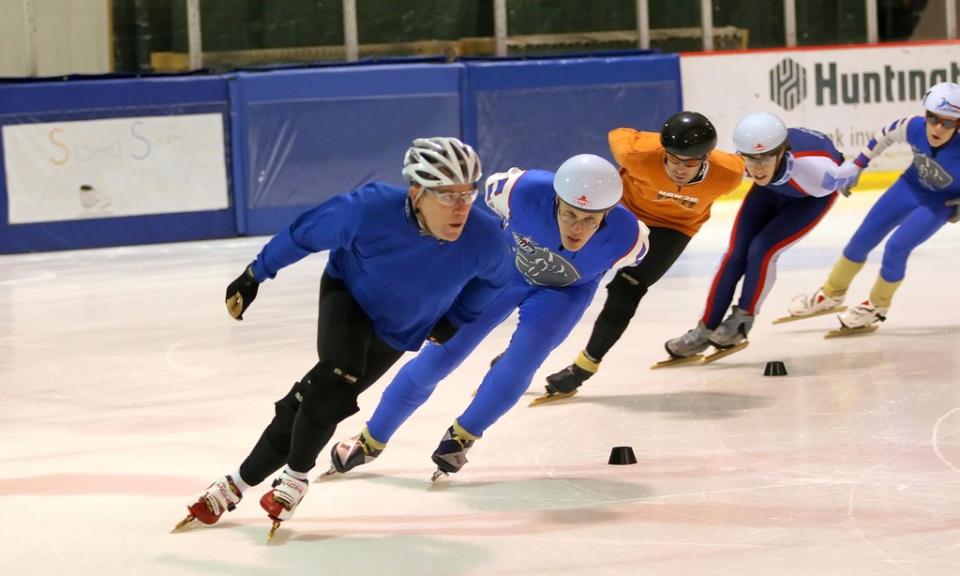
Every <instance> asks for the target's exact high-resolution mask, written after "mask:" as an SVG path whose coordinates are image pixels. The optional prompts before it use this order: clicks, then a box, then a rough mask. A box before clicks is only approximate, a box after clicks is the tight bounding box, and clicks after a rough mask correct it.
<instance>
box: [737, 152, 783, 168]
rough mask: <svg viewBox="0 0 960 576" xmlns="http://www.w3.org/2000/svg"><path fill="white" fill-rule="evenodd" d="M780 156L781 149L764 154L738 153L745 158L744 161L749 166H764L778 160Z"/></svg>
mask: <svg viewBox="0 0 960 576" xmlns="http://www.w3.org/2000/svg"><path fill="white" fill-rule="evenodd" d="M778 154H780V150H779V149H777V150H773V151H771V152H764V153H763V154H744V153H743V152H737V155H738V156H740V157H741V158H743V161H744V162H746V163H747V164H763V163H765V162H769V161H771V160H776V159H777V155H778Z"/></svg>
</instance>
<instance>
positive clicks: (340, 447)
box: [331, 154, 649, 479]
mask: <svg viewBox="0 0 960 576" xmlns="http://www.w3.org/2000/svg"><path fill="white" fill-rule="evenodd" d="M621 195H622V183H621V179H620V174H619V173H618V172H617V169H616V168H614V166H613V165H612V164H610V163H609V162H607V161H606V160H604V159H602V158H600V157H598V156H593V155H590V154H582V155H579V156H574V157H572V158H570V159H568V160H567V161H566V162H564V163H563V165H561V166H560V168H559V169H558V170H557V172H556V174H553V173H551V172H545V171H542V170H519V169H516V168H514V169H511V170H510V171H508V172H505V173H501V174H495V175H493V176H491V177H490V178H489V179H488V180H487V183H486V200H487V205H488V206H490V208H492V209H493V210H494V212H496V213H497V214H498V215H499V216H500V217H502V218H503V220H504V224H505V230H506V233H508V234H509V235H510V236H511V237H512V239H513V242H514V245H515V247H514V252H515V264H516V270H515V273H514V277H513V280H512V281H511V283H510V285H509V286H508V287H507V289H506V290H505V291H504V292H503V293H502V294H501V295H500V296H499V297H498V298H497V299H496V301H494V302H493V303H492V304H491V305H490V306H489V307H488V308H487V310H486V311H485V312H484V313H483V315H481V317H480V318H478V319H477V320H476V321H475V322H472V323H471V324H469V325H466V326H464V327H463V328H461V329H460V331H459V332H457V334H456V335H455V336H454V337H453V338H451V339H450V340H448V341H447V342H445V343H443V344H436V345H435V344H429V345H427V346H426V347H425V348H424V349H423V350H421V352H420V354H419V355H418V356H417V357H416V358H414V359H413V360H412V361H410V362H409V363H407V364H406V365H405V366H404V367H403V368H402V369H401V370H400V372H399V373H398V374H397V376H396V377H395V378H394V380H393V382H391V383H390V385H389V386H388V387H387V388H386V390H385V391H384V393H383V397H382V398H381V400H380V404H379V405H378V406H377V409H376V411H375V412H374V414H373V416H372V417H371V418H370V420H369V421H368V422H367V426H366V427H365V428H364V429H363V431H362V432H361V433H360V434H359V435H358V436H356V437H354V438H352V439H350V440H347V441H343V442H340V443H339V444H337V445H335V446H334V448H333V450H332V451H331V460H332V468H331V472H333V471H336V472H346V471H347V470H350V469H351V468H354V467H356V466H358V465H360V464H364V463H366V462H369V461H371V460H372V459H373V458H376V457H377V456H378V455H379V454H380V452H381V451H382V450H383V449H384V447H385V445H386V443H387V442H388V441H389V440H390V438H391V436H392V435H393V433H394V432H395V431H396V430H397V429H398V428H399V427H400V425H401V424H402V423H403V422H404V421H405V420H406V419H407V417H409V416H410V414H412V413H413V411H414V410H416V409H417V408H418V407H419V406H420V405H421V404H423V402H425V401H426V400H427V398H428V397H429V396H430V394H431V393H432V392H433V390H434V389H435V388H436V386H437V384H438V383H439V382H440V381H441V380H442V379H443V378H445V377H446V376H447V375H449V374H450V373H451V372H452V371H453V370H454V369H456V368H457V366H459V365H460V363H461V362H463V360H464V359H465V358H466V357H467V356H468V355H469V354H470V353H471V352H472V351H473V350H474V349H475V348H476V347H477V345H478V344H479V343H480V342H481V341H482V340H483V339H484V338H485V337H486V336H487V334H488V333H489V332H490V331H491V330H492V329H493V328H495V327H496V326H497V325H499V324H500V323H501V322H503V321H504V320H505V319H506V318H507V317H508V316H509V315H510V314H511V312H513V311H514V310H515V309H518V308H519V310H520V320H519V323H518V325H517V328H516V330H515V331H514V333H513V337H512V338H511V340H510V344H509V346H507V349H506V351H505V352H504V353H503V354H502V355H501V356H500V357H499V358H498V360H497V361H496V362H495V363H494V364H493V366H492V367H491V368H490V370H489V371H488V372H487V374H486V375H485V376H484V378H483V381H482V382H481V384H480V387H479V388H478V390H477V394H476V396H475V397H474V398H473V401H472V402H471V403H470V405H469V406H468V407H467V409H466V410H465V411H464V412H463V413H462V414H461V415H460V416H459V417H458V418H457V419H456V420H454V422H453V425H452V426H450V427H449V428H448V429H447V431H446V433H445V434H444V435H443V439H442V440H441V441H440V445H439V446H438V447H437V449H436V451H434V453H433V456H432V460H433V462H434V463H435V464H436V465H437V467H438V469H437V472H436V473H435V474H434V479H436V478H438V477H440V476H444V475H446V474H450V473H454V472H457V471H459V470H460V468H461V467H462V466H463V465H464V464H465V463H466V461H467V459H466V454H467V451H468V450H469V449H470V447H471V446H473V443H474V442H475V441H476V440H477V439H479V438H480V437H481V436H482V435H483V434H484V432H486V430H487V429H488V428H489V427H490V426H491V425H492V424H493V423H494V422H496V421H497V419H498V418H500V417H501V416H503V415H504V414H505V413H506V412H507V411H508V410H509V409H510V408H511V407H512V406H513V405H514V404H515V403H516V402H517V400H519V399H520V396H521V395H522V394H523V393H524V392H525V391H526V390H527V388H528V387H529V385H530V381H531V379H532V378H533V375H534V373H535V372H536V371H537V369H538V368H539V367H540V365H541V363H542V362H543V361H544V360H545V359H546V358H547V356H548V355H549V354H550V352H551V351H552V350H553V349H554V348H555V347H556V346H557V345H559V344H560V343H561V342H563V340H564V339H565V338H566V337H567V335H568V334H569V333H570V330H571V329H572V328H573V327H574V326H575V325H576V323H577V321H579V319H580V317H581V316H582V315H583V311H584V310H585V309H586V308H587V306H588V305H589V304H590V302H591V300H592V299H593V296H594V294H595V293H596V290H597V286H599V284H600V280H601V279H602V278H603V275H604V274H605V273H606V272H607V271H608V270H610V269H611V268H613V267H619V266H623V265H625V264H633V263H636V262H638V261H640V260H641V259H642V258H643V257H644V255H645V254H646V252H647V236H648V234H649V232H648V230H647V227H646V226H645V225H644V224H642V223H640V222H638V221H637V219H636V217H635V216H633V214H631V213H630V212H629V211H628V210H627V209H626V208H624V207H622V206H620V205H619V204H618V202H619V201H620V197H621Z"/></svg>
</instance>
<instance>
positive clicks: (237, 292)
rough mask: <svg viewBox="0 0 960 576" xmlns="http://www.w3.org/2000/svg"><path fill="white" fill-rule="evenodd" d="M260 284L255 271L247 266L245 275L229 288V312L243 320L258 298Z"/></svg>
mask: <svg viewBox="0 0 960 576" xmlns="http://www.w3.org/2000/svg"><path fill="white" fill-rule="evenodd" d="M259 288H260V283H259V282H257V281H256V280H254V278H253V269H252V268H251V267H250V266H247V268H246V270H244V271H243V274H241V275H240V276H238V277H237V279H236V280H234V281H233V282H231V283H230V285H229V286H227V312H229V313H230V315H231V316H233V317H234V318H236V319H237V320H243V313H244V312H246V311H247V308H249V307H250V304H251V303H252V302H253V299H254V298H256V297H257V290H258V289H259Z"/></svg>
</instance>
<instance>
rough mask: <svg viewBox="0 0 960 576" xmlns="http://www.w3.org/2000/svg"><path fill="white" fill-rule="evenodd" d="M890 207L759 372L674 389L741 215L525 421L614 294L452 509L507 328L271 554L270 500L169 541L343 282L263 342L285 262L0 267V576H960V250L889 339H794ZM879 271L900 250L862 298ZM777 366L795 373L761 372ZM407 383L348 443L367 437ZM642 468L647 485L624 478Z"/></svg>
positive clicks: (767, 331)
mask: <svg viewBox="0 0 960 576" xmlns="http://www.w3.org/2000/svg"><path fill="white" fill-rule="evenodd" d="M875 199H876V194H861V193H859V192H858V193H855V194H854V196H853V197H852V198H850V199H843V198H841V199H839V200H837V202H836V206H835V207H834V209H833V211H832V212H831V213H830V214H828V215H827V216H826V218H825V219H824V220H823V222H821V224H820V225H819V226H818V227H817V228H816V229H815V230H814V231H813V232H812V233H811V234H810V235H809V236H808V237H807V238H805V239H803V240H802V241H801V242H799V243H798V244H797V245H796V246H793V247H792V248H791V249H790V250H788V251H786V252H785V253H784V255H783V257H782V258H781V259H780V274H779V278H778V280H777V283H776V285H775V286H774V288H773V289H772V290H771V292H770V294H769V296H768V298H767V301H766V305H765V307H764V309H763V310H762V312H761V315H760V317H759V318H758V320H757V322H756V324H755V326H754V329H753V331H752V332H751V334H750V339H751V342H752V344H751V346H750V347H749V348H747V349H746V350H744V351H742V352H740V353H738V354H736V355H734V356H730V357H728V358H725V359H723V360H720V361H718V362H716V363H715V364H712V365H709V366H703V367H687V368H676V369H672V370H653V371H651V370H649V369H648V367H649V366H650V365H651V364H653V363H654V362H655V361H658V360H661V359H663V341H664V340H666V339H667V338H670V337H673V336H676V335H679V334H682V333H683V332H684V331H686V330H687V329H689V328H692V327H693V325H694V323H695V322H696V319H697V317H698V315H699V314H700V312H701V311H702V308H703V298H704V297H705V295H706V293H707V291H708V288H709V286H708V284H709V282H710V277H711V275H712V274H713V272H714V270H715V268H716V265H717V263H718V261H719V258H720V256H721V251H722V249H723V247H724V246H725V244H726V241H727V236H728V234H729V230H730V225H731V222H732V218H733V214H734V213H735V211H736V209H737V203H735V202H723V203H719V204H718V205H717V206H716V207H715V210H714V216H713V218H712V219H711V220H710V221H709V222H708V223H707V225H706V226H705V227H704V229H703V230H702V231H701V233H700V234H699V235H698V236H697V237H696V238H695V239H694V241H693V242H692V243H691V245H690V247H689V248H688V249H687V251H686V252H685V253H684V255H683V256H682V257H681V259H680V260H679V261H678V263H677V265H676V266H674V267H673V269H672V270H671V271H670V272H669V273H668V275H667V276H666V277H665V278H664V279H662V280H661V281H660V282H659V283H658V284H657V285H656V286H655V287H654V288H653V289H652V290H651V291H650V294H648V295H647V297H646V298H645V299H644V301H643V302H642V303H641V305H640V309H639V310H638V312H637V317H636V319H635V320H634V322H633V324H632V325H631V327H630V329H629V330H628V331H627V332H626V334H625V335H624V338H623V339H622V340H621V341H620V342H619V344H618V345H617V346H616V347H615V348H614V349H613V350H612V351H611V352H610V354H609V355H608V357H607V358H606V359H605V361H604V363H603V367H602V369H601V371H600V372H599V373H598V374H597V375H596V376H595V377H593V378H592V379H591V380H589V381H588V382H587V383H586V384H585V385H584V388H583V389H582V391H581V392H580V394H578V395H577V396H576V397H574V398H572V399H570V400H569V401H568V402H566V403H556V404H551V405H547V406H543V407H536V408H527V407H526V404H527V403H528V402H529V400H530V399H531V398H533V397H534V395H536V394H539V393H540V392H541V391H542V389H543V383H544V382H543V378H544V377H545V376H546V375H547V374H549V373H550V372H552V371H554V370H557V369H560V368H562V367H563V366H565V365H567V363H569V362H570V360H571V359H572V358H573V357H574V355H575V354H576V353H577V351H578V350H579V349H580V348H581V347H582V346H583V344H584V342H585V341H586V339H587V337H588V334H589V331H590V328H591V326H592V324H593V321H594V319H595V318H596V316H597V314H598V313H599V311H600V307H601V305H602V303H603V297H602V296H601V297H598V298H597V299H596V300H595V301H594V302H593V304H592V306H591V307H590V308H589V309H588V310H587V312H586V314H585V316H584V318H583V320H582V321H581V322H580V324H579V325H578V326H577V327H576V328H575V329H574V331H573V333H572V335H571V336H570V338H569V339H568V340H567V341H566V342H565V343H564V344H563V345H562V346H561V347H560V348H559V349H557V350H556V351H555V352H554V354H552V355H551V357H550V358H549V359H548V360H547V362H546V363H545V364H544V365H543V367H542V368H541V369H540V371H539V372H538V373H537V375H536V378H535V379H534V382H533V384H532V386H531V388H530V390H529V392H528V393H527V395H525V396H524V397H523V398H522V399H521V401H520V403H519V404H518V405H517V406H516V407H515V408H514V409H513V410H512V411H511V412H509V413H508V414H507V415H505V416H504V417H503V418H502V419H501V420H500V421H499V422H498V423H497V424H496V425H495V426H493V427H492V428H491V429H490V430H488V432H487V434H486V436H485V437H484V438H483V439H481V440H480V441H478V442H477V443H476V445H475V446H474V447H473V449H472V450H471V452H470V455H469V457H470V462H469V463H468V464H467V465H466V466H465V467H464V469H463V470H462V471H461V472H460V473H459V474H456V475H454V476H453V477H451V478H450V479H448V480H447V483H446V485H445V486H443V487H438V488H436V489H432V490H431V489H428V483H429V478H430V475H431V473H432V472H433V470H434V466H433V464H432V463H431V461H430V454H431V452H432V451H433V449H434V448H435V446H436V445H437V442H438V441H439V440H440V437H441V435H442V434H443V432H444V430H445V429H446V428H447V426H449V425H450V422H451V421H452V420H453V418H455V417H456V416H457V415H459V414H460V412H461V411H462V410H463V408H464V407H465V406H466V404H467V403H468V402H469V401H470V394H471V392H472V390H473V389H474V388H475V387H476V386H477V385H478V383H479V382H480V379H481V377H482V375H483V373H484V371H485V370H486V368H487V363H488V362H489V360H490V359H491V358H492V357H494V356H495V355H496V354H498V353H499V352H500V351H502V350H503V347H504V346H505V345H506V343H507V340H508V338H509V337H510V333H511V328H512V321H508V322H507V323H506V324H505V325H503V326H501V327H499V328H498V329H496V330H495V331H494V332H493V333H492V334H491V335H490V337H489V338H488V339H487V340H486V341H485V342H484V343H483V344H481V346H480V347H479V348H478V349H477V351H476V352H475V353H474V354H473V355H472V356H471V357H470V358H468V359H467V361H466V362H465V363H464V364H463V365H462V366H461V368H460V369H459V370H457V371H456V372H454V373H453V374H452V375H451V376H450V377H449V378H447V379H446V380H445V381H444V382H442V383H441V384H440V386H439V387H438V389H437V391H436V393H435V394H434V396H433V397H432V398H431V399H430V400H429V401H428V402H427V403H426V405H425V406H424V407H423V408H422V409H421V410H420V411H418V412H417V413H416V414H414V415H413V417H412V418H411V419H410V420H409V421H408V422H407V424H406V425H405V426H404V427H403V428H401V429H400V431H399V432H398V433H397V434H396V435H395V436H394V438H393V439H392V441H391V443H390V445H389V446H388V447H387V449H386V450H385V451H384V452H383V455H382V456H380V457H379V458H378V459H377V460H376V461H375V462H373V463H371V464H368V465H366V466H364V467H363V468H361V469H358V470H355V471H354V472H352V473H351V474H349V475H347V476H344V477H342V478H336V479H331V480H328V481H326V482H324V483H320V484H312V485H311V488H310V492H309V493H308V494H307V495H306V497H305V499H304V501H303V503H302V504H301V506H300V507H299V508H298V510H297V513H296V515H295V516H294V518H292V519H291V520H289V521H287V522H285V523H284V524H283V526H282V528H281V529H280V530H279V532H278V534H277V536H276V538H275V540H274V542H273V543H272V544H270V545H269V546H265V545H264V541H265V538H266V533H267V530H268V527H269V525H270V522H269V521H268V520H267V519H266V517H265V516H264V514H263V512H262V511H261V509H260V507H259V505H258V500H259V498H260V496H261V494H263V492H264V491H265V490H267V488H268V487H267V485H266V484H264V485H262V486H260V487H256V488H253V489H251V490H250V491H249V492H247V494H246V496H245V498H244V500H243V501H242V502H241V503H240V504H239V506H238V507H237V509H236V510H235V511H233V512H230V513H227V514H226V515H225V517H224V518H223V519H222V520H221V522H220V524H218V525H217V526H214V527H202V526H201V527H197V528H196V529H190V530H188V531H186V532H184V533H178V534H168V532H169V530H170V529H171V528H172V527H173V525H174V524H175V523H176V522H177V521H179V520H180V519H181V518H182V517H183V515H184V514H185V511H186V510H185V506H186V505H187V503H188V502H189V501H190V499H191V498H194V497H195V495H196V494H198V493H199V492H200V491H201V490H202V489H203V488H204V487H206V486H207V485H208V484H209V483H210V482H212V481H213V480H214V479H215V478H217V477H219V476H220V475H223V474H227V473H231V472H232V471H234V470H236V468H237V466H238V465H239V463H240V460H241V459H242V458H243V457H244V456H245V455H246V454H247V453H248V451H249V449H250V447H251V446H252V445H253V443H254V442H255V441H256V439H257V437H258V436H259V434H260V431H261V430H262V427H263V426H265V425H266V423H267V422H268V421H269V419H270V418H272V417H273V402H274V401H275V400H276V399H277V398H279V397H280V396H282V395H283V394H285V393H286V392H287V390H289V387H290V385H291V384H292V382H293V381H295V380H296V379H297V378H299V377H301V376H302V374H303V373H304V372H305V371H306V370H307V369H308V368H309V367H310V366H312V364H313V362H314V359H315V354H316V352H315V350H314V337H315V330H316V324H315V313H316V305H317V285H318V280H319V277H320V274H321V270H322V268H323V265H324V263H325V257H324V256H323V255H317V256H313V257H311V258H308V259H306V260H304V261H302V262H300V263H298V264H297V265H295V266H292V267H290V268H288V269H285V270H284V271H282V272H281V273H280V275H279V276H278V277H277V279H276V280H275V281H270V282H268V283H267V284H265V285H264V286H263V287H261V289H260V293H259V296H258V297H257V300H256V302H254V303H253V305H252V306H251V308H250V309H249V310H248V311H247V313H246V315H245V319H244V321H243V322H235V321H234V320H232V319H230V318H229V317H228V316H227V314H226V311H225V310H224V306H223V299H222V298H223V293H224V292H223V291H224V287H225V286H226V284H227V283H228V282H229V281H230V280H232V279H233V278H234V277H235V276H236V274H237V273H238V272H239V271H240V270H241V269H242V267H243V266H244V264H246V263H247V262H249V261H250V259H251V258H252V257H253V256H254V255H255V254H256V252H257V251H258V250H259V248H260V246H261V244H262V243H263V242H264V241H265V238H245V239H231V240H216V241H203V242H186V243H179V244H165V245H156V246H139V247H122V248H110V249H102V250H89V251H72V252H55V253H47V254H27V255H16V256H3V257H0V383H2V388H3V391H4V401H3V402H2V403H0V437H2V438H3V441H2V442H0V461H2V463H3V466H2V467H0V502H2V505H3V510H4V518H5V519H6V520H7V521H5V522H2V523H0V539H2V541H4V542H7V543H10V544H9V545H8V546H6V547H5V549H4V553H3V554H2V555H0V573H3V574H23V573H29V574H31V575H36V576H53V575H62V574H78V575H92V574H97V575H102V576H129V575H131V574H137V575H138V576H169V575H171V574H178V575H192V574H216V575H223V576H249V575H252V574H282V575H290V576H293V575H306V574H343V575H373V574H390V575H394V576H447V575H458V574H463V575H467V574H472V575H479V574H482V575H487V576H500V575H503V576H515V575H517V574H525V575H526V574H529V575H544V576H556V575H584V574H590V575H594V574H618V575H634V574H645V575H664V576H730V575H731V574H750V575H770V574H776V575H777V576H811V575H814V574H829V575H843V576H903V575H915V576H920V575H924V576H925V575H934V574H953V573H955V572H956V570H955V568H956V563H957V534H958V528H960V513H958V507H957V503H958V500H960V489H958V485H960V483H958V479H960V476H958V474H960V389H958V387H957V382H958V381H960V364H958V363H957V361H956V356H955V353H956V351H957V350H958V349H960V324H958V321H957V317H956V314H955V311H954V309H953V308H952V307H945V306H944V305H943V304H946V305H949V299H945V292H944V290H945V289H946V290H947V291H950V290H952V289H953V288H952V287H954V286H957V285H958V284H960V272H958V269H957V267H956V266H949V265H948V266H945V265H944V263H947V262H953V261H954V259H955V256H956V254H957V252H958V251H960V235H958V234H957V232H958V229H957V228H956V227H954V226H948V227H946V228H945V229H944V230H942V231H941V232H940V233H939V234H937V235H936V236H934V237H933V238H932V239H931V240H930V241H929V242H927V243H926V244H924V245H923V246H922V247H921V248H920V249H919V250H917V251H916V252H915V254H914V255H913V257H912V258H911V261H910V270H909V272H908V277H907V280H906V281H905V282H904V284H903V286H902V287H901V289H900V291H899V292H898V294H897V299H896V302H895V303H894V307H893V308H892V309H891V311H890V315H889V318H888V320H887V321H886V322H885V323H883V325H882V326H881V327H880V329H879V330H878V331H877V332H875V333H874V334H872V335H869V336H862V337H859V338H849V339H840V340H824V339H823V338H822V335H823V333H824V332H825V331H826V330H828V329H831V328H833V327H835V326H836V325H837V321H836V319H834V318H833V317H831V316H824V317H821V318H815V319H810V320H807V321H804V322H796V323H792V324H785V325H779V326H773V325H771V324H770V321H771V320H772V319H773V318H774V317H776V316H779V315H780V314H782V313H783V311H784V309H785V305H786V303H787V302H788V301H789V299H790V298H791V297H792V296H794V295H795V294H797V293H800V292H803V291H806V290H812V289H815V288H816V286H817V285H818V283H819V282H821V281H822V279H823V277H824V275H826V273H827V271H828V270H829V267H830V266H831V264H832V263H833V261H834V259H835V258H836V256H837V254H838V253H839V251H840V249H841V247H842V246H843V243H844V242H845V241H846V239H847V238H848V236H849V234H850V231H851V230H852V229H853V228H854V227H855V226H856V224H857V223H858V222H859V221H860V220H861V219H862V217H863V215H864V214H865V212H866V210H867V209H868V208H869V206H870V205H871V203H872V202H873V201H874V200H875ZM878 267H879V253H877V254H874V255H873V257H872V258H871V260H870V262H868V264H867V266H866V267H865V269H864V270H863V272H862V273H861V275H860V276H859V277H858V278H857V280H856V282H855V283H854V284H853V286H852V289H851V292H850V299H849V301H848V303H853V302H857V301H858V300H859V299H861V298H864V297H865V296H866V294H867V292H868V291H869V289H870V284H871V283H872V281H873V277H874V275H875V274H876V272H877V269H878ZM65 296H69V297H65ZM941 303H942V304H941ZM770 360H781V361H783V362H784V363H785V364H786V367H787V370H788V372H789V375H788V376H786V377H779V378H767V377H764V376H763V375H762V374H763V368H764V364H765V363H766V362H767V361H770ZM394 373H395V370H394V371H391V372H390V373H388V374H387V375H386V377H385V378H384V379H383V380H382V381H381V382H380V383H378V384H376V385H375V386H374V387H373V388H371V389H370V390H368V391H367V392H366V393H365V394H364V395H363V396H361V399H360V407H361V410H360V412H359V413H358V414H356V415H355V416H353V417H352V418H350V419H348V420H347V421H345V422H344V423H343V424H342V425H341V426H340V427H339V429H338V430H337V434H336V436H335V439H341V438H348V437H350V436H352V435H354V434H356V433H357V432H358V431H359V430H360V428H361V427H362V426H363V424H364V422H365V421H366V419H367V418H369V416H370V414H371V413H372V411H373V408H374V406H375V404H376V402H377V400H378V398H379V396H380V394H381V392H382V390H383V387H384V385H385V384H386V382H387V381H388V380H389V378H390V377H391V376H392V375H393V374H394ZM621 445H628V446H632V447H633V448H634V450H635V452H636V455H637V458H638V460H639V463H638V464H635V465H632V466H610V465H608V464H607V457H608V455H609V453H610V449H611V448H612V447H613V446H621ZM328 449H329V446H328V447H327V449H325V450H323V451H322V453H321V456H320V461H319V462H318V466H317V467H316V468H315V469H314V470H313V472H312V473H311V477H314V476H316V475H317V474H319V473H320V472H321V471H323V470H325V469H326V464H327V457H328V456H327V454H328Z"/></svg>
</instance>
